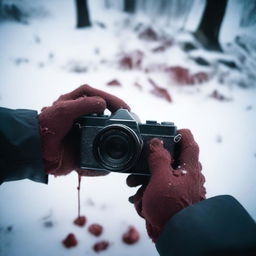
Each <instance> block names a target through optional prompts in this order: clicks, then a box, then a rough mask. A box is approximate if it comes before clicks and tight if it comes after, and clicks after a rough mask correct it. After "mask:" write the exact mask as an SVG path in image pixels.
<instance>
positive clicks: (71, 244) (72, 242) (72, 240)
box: [62, 233, 77, 248]
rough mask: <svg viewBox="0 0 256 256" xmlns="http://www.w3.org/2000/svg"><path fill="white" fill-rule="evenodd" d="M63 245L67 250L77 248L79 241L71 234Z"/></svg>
mask: <svg viewBox="0 0 256 256" xmlns="http://www.w3.org/2000/svg"><path fill="white" fill-rule="evenodd" d="M62 244H63V245H64V246H65V247H66V248H71V247H75V246H76V245H77V240H76V237H75V235H74V234H72V233H70V234H68V236H67V237H66V238H65V239H64V240H63V241H62Z"/></svg>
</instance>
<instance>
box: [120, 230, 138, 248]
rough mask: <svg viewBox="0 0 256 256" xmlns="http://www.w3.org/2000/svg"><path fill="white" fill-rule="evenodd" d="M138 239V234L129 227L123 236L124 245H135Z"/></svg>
mask: <svg viewBox="0 0 256 256" xmlns="http://www.w3.org/2000/svg"><path fill="white" fill-rule="evenodd" d="M139 239H140V234H139V232H138V230H137V229H136V228H135V227H133V226H130V227H129V229H128V231H127V232H126V233H124V234H123V242H124V243H126V244H135V243H137V242H138V241H139Z"/></svg>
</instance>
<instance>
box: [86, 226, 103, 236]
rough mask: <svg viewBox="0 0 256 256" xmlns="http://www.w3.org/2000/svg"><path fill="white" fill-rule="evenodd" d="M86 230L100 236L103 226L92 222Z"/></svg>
mask: <svg viewBox="0 0 256 256" xmlns="http://www.w3.org/2000/svg"><path fill="white" fill-rule="evenodd" d="M88 231H89V232H90V233H91V234H92V235H95V236H100V235H101V234H102V231H103V227H102V226H101V225H99V224H92V225H90V226H89V228H88Z"/></svg>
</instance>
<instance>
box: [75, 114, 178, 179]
mask: <svg viewBox="0 0 256 256" xmlns="http://www.w3.org/2000/svg"><path fill="white" fill-rule="evenodd" d="M76 126H77V127H79V137H80V139H79V140H80V168H81V169H86V170H96V171H111V172H121V173H133V174H138V175H150V172H149V168H148V163H147V154H148V152H147V150H148V147H147V144H148V142H149V141H150V140H151V139H152V138H159V139H161V140H162V141H163V143H164V147H165V148H166V149H167V150H168V151H169V152H170V153H172V152H173V149H174V145H175V141H176V139H177V136H176V126H175V125H174V123H172V122H162V123H161V124H160V123H157V122H156V121H146V123H145V124H142V123H140V121H139V119H138V117H137V116H136V115H135V114H133V113H131V112H129V111H128V110H126V109H119V110H118V111H116V112H115V113H113V114H112V115H110V116H107V115H104V114H92V115H85V116H82V117H81V118H80V119H79V120H77V122H76Z"/></svg>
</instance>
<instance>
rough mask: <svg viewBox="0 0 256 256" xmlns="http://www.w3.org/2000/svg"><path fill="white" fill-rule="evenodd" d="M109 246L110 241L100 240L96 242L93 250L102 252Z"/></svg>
mask: <svg viewBox="0 0 256 256" xmlns="http://www.w3.org/2000/svg"><path fill="white" fill-rule="evenodd" d="M108 247H109V242H108V241H100V242H97V243H95V244H94V246H93V250H94V251H95V252H101V251H104V250H106V249H107V248H108Z"/></svg>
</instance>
